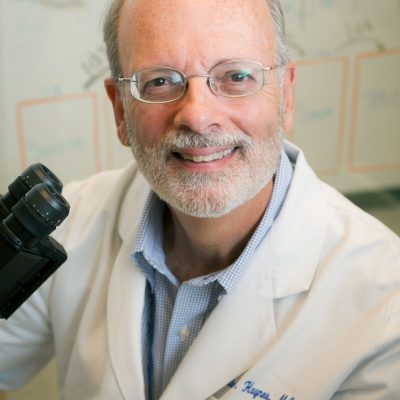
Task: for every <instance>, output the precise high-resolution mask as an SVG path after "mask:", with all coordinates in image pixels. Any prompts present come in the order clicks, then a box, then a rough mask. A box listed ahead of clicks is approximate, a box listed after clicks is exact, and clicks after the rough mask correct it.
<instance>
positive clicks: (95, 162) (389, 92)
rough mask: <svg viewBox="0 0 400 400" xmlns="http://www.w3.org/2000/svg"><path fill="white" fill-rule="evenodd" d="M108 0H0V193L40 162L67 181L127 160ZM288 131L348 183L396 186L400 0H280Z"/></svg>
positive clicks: (320, 168)
mask: <svg viewBox="0 0 400 400" xmlns="http://www.w3.org/2000/svg"><path fill="white" fill-rule="evenodd" d="M107 3H108V1H107V0H18V1H17V0H0V77H1V79H0V135H1V136H0V137H1V144H0V193H2V192H4V191H5V190H6V187H7V185H8V183H9V182H10V181H11V180H12V179H13V178H14V177H15V176H17V174H18V173H19V172H20V171H21V170H22V169H23V168H25V167H26V166H27V165H29V164H32V163H34V162H42V163H43V164H45V165H47V166H48V167H49V168H50V169H52V170H53V171H54V172H55V173H56V175H58V176H59V177H60V179H62V180H63V182H64V183H66V182H68V181H71V180H74V179H81V178H84V177H86V176H88V175H90V174H92V173H95V172H98V171H101V170H104V169H110V168H117V167H120V166H123V165H124V164H125V163H126V162H127V161H128V160H130V159H131V153H130V151H129V149H127V148H124V147H123V146H121V145H120V144H119V142H118V140H117V138H116V132H115V127H114V119H113V118H114V117H113V114H112V109H111V106H110V104H109V102H108V99H107V98H106V94H105V90H104V88H103V79H104V78H105V77H106V76H107V75H108V74H109V72H108V66H107V59H106V54H105V47H104V44H103V42H102V34H101V19H102V15H103V13H104V10H105V8H106V4H107ZM282 4H283V7H284V11H285V13H286V19H287V33H288V39H289V47H290V51H291V56H292V58H293V59H294V60H296V62H297V88H296V102H297V110H296V118H295V128H294V130H293V132H291V133H290V135H289V138H290V139H291V140H292V141H293V142H294V143H296V144H298V145H299V146H300V147H302V148H303V149H304V151H305V153H306V157H307V158H308V160H309V162H310V164H311V165H312V166H313V167H314V169H315V170H316V172H317V173H318V174H319V175H320V176H321V178H322V179H323V180H325V181H328V182H329V183H331V184H333V185H334V186H335V187H337V188H338V189H339V190H343V191H352V192H355V191H363V190H370V189H377V188H378V189H381V188H386V187H393V186H399V185H400V151H399V149H400V132H399V130H400V128H399V127H400V75H399V73H398V71H399V70H400V0H380V1H376V0H283V1H282Z"/></svg>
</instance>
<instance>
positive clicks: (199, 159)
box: [180, 149, 233, 163]
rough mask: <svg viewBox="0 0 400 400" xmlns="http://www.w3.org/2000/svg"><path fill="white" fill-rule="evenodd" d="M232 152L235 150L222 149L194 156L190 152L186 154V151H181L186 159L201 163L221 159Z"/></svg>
mask: <svg viewBox="0 0 400 400" xmlns="http://www.w3.org/2000/svg"><path fill="white" fill-rule="evenodd" d="M232 152H233V149H228V150H225V151H220V152H218V153H213V154H208V155H206V156H192V155H190V154H185V153H180V156H181V157H182V158H183V159H184V160H189V161H193V162H197V163H201V162H209V161H215V160H220V159H221V158H224V157H226V156H227V155H228V154H231V153H232Z"/></svg>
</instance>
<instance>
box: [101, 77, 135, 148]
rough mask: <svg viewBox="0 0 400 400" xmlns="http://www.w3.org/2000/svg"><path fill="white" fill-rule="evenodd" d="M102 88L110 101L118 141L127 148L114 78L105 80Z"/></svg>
mask: <svg viewBox="0 0 400 400" xmlns="http://www.w3.org/2000/svg"><path fill="white" fill-rule="evenodd" d="M104 87H105V88H106V91H107V95H108V98H109V99H110V101H111V104H112V106H113V109H114V118H115V123H116V125H117V134H118V139H119V141H120V142H121V143H122V144H123V145H124V146H128V147H129V146H130V145H129V139H128V135H127V131H126V122H125V112H124V107H123V104H122V99H121V93H120V90H119V85H118V81H116V80H115V79H114V78H107V79H105V80H104Z"/></svg>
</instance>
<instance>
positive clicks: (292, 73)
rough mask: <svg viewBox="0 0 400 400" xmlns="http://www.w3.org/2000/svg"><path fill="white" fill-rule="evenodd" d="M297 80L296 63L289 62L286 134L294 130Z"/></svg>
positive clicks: (286, 77)
mask: <svg viewBox="0 0 400 400" xmlns="http://www.w3.org/2000/svg"><path fill="white" fill-rule="evenodd" d="M295 80H296V66H295V64H294V62H289V63H288V64H287V65H286V66H285V82H284V94H285V125H284V128H285V133H290V132H291V130H292V128H293V120H294V110H295Z"/></svg>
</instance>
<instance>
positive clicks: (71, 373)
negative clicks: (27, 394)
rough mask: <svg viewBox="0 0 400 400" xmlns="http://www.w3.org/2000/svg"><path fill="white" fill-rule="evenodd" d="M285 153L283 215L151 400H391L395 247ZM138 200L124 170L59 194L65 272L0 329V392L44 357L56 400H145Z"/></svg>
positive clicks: (397, 299)
mask: <svg viewBox="0 0 400 400" xmlns="http://www.w3.org/2000/svg"><path fill="white" fill-rule="evenodd" d="M286 151H287V152H288V154H289V157H290V159H291V161H292V162H293V164H295V171H294V177H293V181H292V184H291V187H290V190H289V193H288V195H287V199H286V201H285V204H284V206H283V209H282V211H281V213H280V215H279V217H278V219H277V220H276V222H275V223H274V225H273V227H272V229H271V231H270V233H269V234H268V235H267V237H266V238H265V240H264V241H263V243H262V244H261V245H260V247H259V248H258V250H257V251H256V254H254V256H253V257H252V259H251V263H250V264H249V265H248V266H247V267H246V270H245V272H244V274H243V276H242V277H241V279H240V281H239V282H238V284H237V285H236V287H235V288H234V289H233V291H232V293H230V294H229V295H227V296H226V297H225V298H223V300H222V301H221V302H220V303H219V304H218V305H217V307H216V309H215V310H214V312H213V313H212V314H211V315H210V317H209V318H208V320H207V321H206V323H205V325H204V327H203V328H202V330H201V332H200V334H199V335H198V337H197V338H196V340H195V342H194V343H193V345H192V347H191V348H190V349H189V351H188V353H187V355H186V356H185V358H184V359H183V361H182V363H181V365H180V366H179V368H178V370H177V371H176V373H175V375H174V377H173V378H172V380H171V382H170V384H169V385H168V387H167V388H166V390H165V392H164V394H163V395H162V397H161V399H162V400H188V399H190V400H204V399H224V400H251V399H270V400H290V399H296V400H324V399H330V398H334V399H366V400H367V399H368V400H369V399H387V400H388V399H391V400H395V399H396V400H398V399H400V244H399V239H398V237H397V236H395V235H394V234H393V233H392V232H390V231H389V230H387V229H386V228H385V227H384V226H383V225H382V224H380V223H379V222H378V221H376V220H375V219H373V218H372V217H370V216H368V215H367V214H365V213H364V212H363V211H361V210H359V209H358V208H356V207H355V206H354V205H352V204H351V203H350V202H348V201H347V200H346V199H345V198H343V197H342V196H341V195H340V194H338V193H337V192H336V191H335V190H333V189H332V188H330V187H329V186H327V185H325V184H323V183H321V182H320V181H319V180H318V179H317V178H316V176H315V175H314V174H313V172H312V171H311V169H310V168H309V166H308V165H307V163H306V161H305V159H304V157H303V155H302V153H301V152H299V151H298V149H296V148H295V147H294V146H292V145H290V144H286ZM148 191H149V188H148V186H147V184H146V183H145V181H144V179H143V177H142V176H141V175H140V174H139V173H138V172H137V169H136V166H135V165H134V164H131V165H130V166H128V167H127V168H126V169H125V170H123V171H113V172H105V173H102V174H99V175H96V176H94V177H91V178H89V179H88V180H86V181H84V182H81V183H75V184H71V185H70V186H69V187H68V188H67V190H66V192H65V195H66V197H67V198H68V200H69V202H70V203H71V214H70V216H69V217H68V220H67V221H66V222H65V223H64V224H63V225H62V226H61V227H60V228H59V229H58V232H57V235H56V238H57V240H59V241H60V242H62V243H63V245H64V246H65V248H66V249H67V251H68V254H69V259H68V261H67V262H66V263H65V264H64V265H63V266H62V267H61V268H60V270H59V271H58V272H57V273H56V274H55V275H53V277H52V278H51V279H49V280H48V281H47V282H46V283H45V284H44V285H43V286H42V288H41V289H40V290H39V291H37V292H36V293H35V294H34V295H33V296H32V297H31V299H30V301H29V302H27V303H25V305H24V306H23V307H21V308H20V309H19V310H18V311H17V312H16V313H15V314H14V315H13V316H12V317H11V318H10V319H9V320H8V321H7V322H4V321H3V322H2V323H1V325H0V388H3V389H5V388H9V387H12V386H14V385H17V384H21V383H23V382H24V381H26V380H27V379H28V378H29V377H31V376H32V374H34V373H35V372H36V371H37V370H38V369H39V368H40V367H41V366H43V365H44V364H45V363H46V362H47V360H48V359H50V357H52V356H53V353H54V352H55V355H56V360H57V369H58V380H59V385H60V390H61V395H62V398H63V399H65V400H89V399H90V400H95V399H104V400H118V399H126V400H128V399H129V400H140V399H144V383H143V376H142V364H141V361H142V353H141V317H142V316H141V313H142V307H143V297H144V296H143V295H144V290H145V277H144V276H143V274H142V273H141V272H140V271H139V269H137V268H135V267H134V266H133V265H132V262H131V260H130V257H129V254H130V251H131V247H132V238H133V237H134V236H135V232H136V229H137V223H138V221H139V219H140V216H141V212H142V208H143V205H144V202H145V200H146V198H147V195H148ZM233 380H235V381H233ZM232 381H233V382H232Z"/></svg>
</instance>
